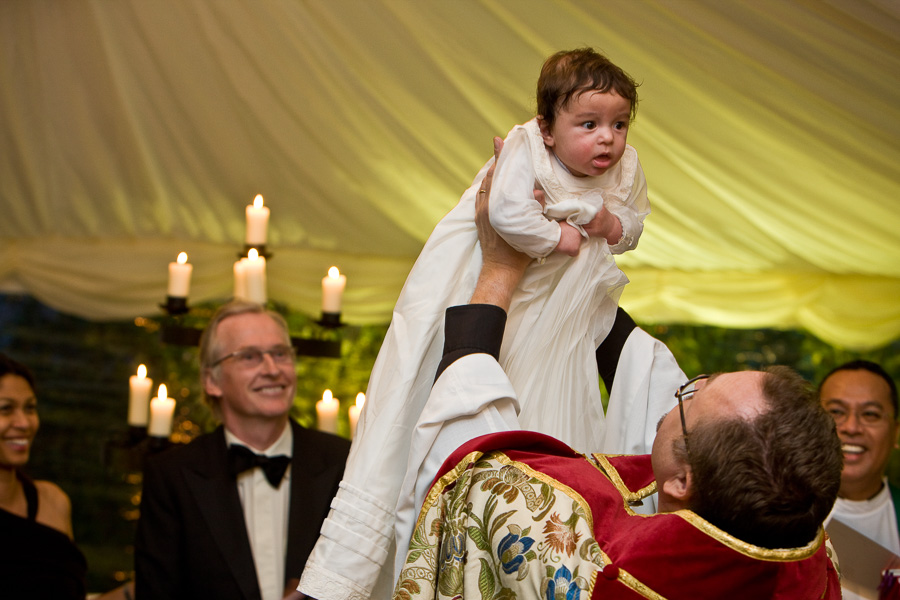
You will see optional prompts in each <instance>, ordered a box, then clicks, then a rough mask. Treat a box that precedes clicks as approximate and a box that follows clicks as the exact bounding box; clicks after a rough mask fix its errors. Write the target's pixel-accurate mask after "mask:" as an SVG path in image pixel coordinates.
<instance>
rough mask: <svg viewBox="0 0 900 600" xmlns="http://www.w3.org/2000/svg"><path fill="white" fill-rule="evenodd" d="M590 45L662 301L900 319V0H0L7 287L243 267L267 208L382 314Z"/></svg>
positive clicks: (292, 295) (115, 295)
mask: <svg viewBox="0 0 900 600" xmlns="http://www.w3.org/2000/svg"><path fill="white" fill-rule="evenodd" d="M584 45H589V46H593V47H595V48H598V49H600V50H602V51H604V52H605V53H606V54H608V55H609V56H610V57H611V58H612V59H613V61H614V62H616V63H617V64H619V65H621V66H622V67H623V68H624V69H625V70H626V71H628V72H629V73H630V74H632V76H634V77H635V79H637V80H638V81H639V82H641V84H642V85H641V87H640V88H639V92H640V96H641V102H640V108H639V110H638V113H637V120H636V123H635V125H634V127H633V128H632V130H631V132H630V134H629V142H630V143H631V144H632V145H634V146H635V147H636V148H637V150H638V153H639V155H640V157H641V161H642V164H643V167H644V170H645V172H646V175H647V179H648V183H649V190H650V200H651V204H652V206H653V213H652V214H651V215H650V216H649V217H648V219H647V221H646V224H645V231H644V235H643V237H642V239H641V241H640V244H639V246H638V248H637V249H636V250H635V251H633V252H630V253H628V254H627V255H624V256H621V257H620V258H619V264H620V265H621V266H622V267H623V270H624V271H625V272H626V273H627V274H628V276H629V278H630V279H631V283H630V284H629V285H628V286H627V287H626V289H625V292H624V294H623V297H622V304H623V306H625V308H626V309H628V310H629V311H630V312H631V313H632V314H633V315H634V316H635V317H636V318H637V319H638V320H642V321H644V322H667V323H675V322H679V323H705V324H714V325H722V326H729V327H802V328H806V329H808V330H810V331H812V332H813V333H815V334H816V335H818V336H820V337H821V338H823V339H825V340H827V341H830V342H833V343H835V344H838V345H842V346H846V347H850V348H857V349H862V348H869V347H874V346H878V345H881V344H884V343H887V342H889V341H891V340H893V339H896V338H897V337H900V301H898V298H900V236H898V233H897V232H898V231H900V3H898V2H896V0H797V1H790V2H789V1H779V0H753V1H752V2H751V1H748V2H721V1H719V0H667V1H652V0H454V1H451V2H446V1H445V2H436V1H429V0H426V1H423V0H366V1H362V0H360V1H357V0H327V1H325V0H322V1H313V0H220V1H214V0H65V1H63V0H58V1H54V0H5V1H4V2H0V46H2V55H0V61H2V62H0V144H2V146H0V203H2V218H0V237H2V239H0V289H3V290H6V291H21V290H24V291H27V292H28V293H30V294H32V295H34V296H35V297H37V298H38V299H40V300H41V301H42V302H44V303H46V304H48V305H51V306H53V307H55V308H58V309H60V310H62V311H65V312H68V313H72V314H76V315H80V316H84V317H87V318H90V319H114V318H115V319H118V318H128V317H133V316H137V315H154V314H159V308H158V304H159V303H160V302H161V301H163V299H164V297H165V290H166V280H167V264H168V263H169V262H170V261H172V260H174V259H175V256H176V255H177V254H178V252H180V251H186V252H187V253H188V255H189V259H190V262H191V263H192V264H193V265H194V271H193V280H192V286H191V296H190V301H191V302H192V303H193V302H199V301H204V300H221V299H225V298H227V297H228V296H230V295H231V292H232V264H233V262H234V260H235V259H236V256H237V252H238V251H240V249H241V247H242V245H243V235H244V207H245V205H247V204H249V203H250V202H251V201H252V200H253V197H254V196H255V195H256V194H263V196H264V197H265V202H266V205H267V206H269V207H270V209H271V221H270V226H269V248H270V250H271V252H272V253H273V256H272V257H271V258H270V260H269V263H268V279H269V284H268V289H269V297H270V299H272V300H276V301H279V302H284V303H287V304H289V305H291V306H292V307H294V308H296V309H300V310H303V311H307V312H309V313H310V314H317V313H318V312H319V306H320V298H321V287H320V280H321V278H322V276H323V275H324V274H325V272H326V271H327V269H328V267H329V266H331V265H337V266H339V267H340V269H341V271H342V272H343V273H345V274H346V275H347V277H348V284H347V290H346V294H345V297H344V319H345V320H346V321H348V322H350V323H372V322H386V321H388V320H389V319H390V316H391V308H392V306H393V303H394V301H395V300H396V298H397V295H398V294H399V292H400V289H401V287H402V285H403V281H404V279H405V276H406V274H407V272H408V271H409V269H410V267H411V266H412V264H413V262H414V261H415V258H416V256H417V254H418V252H419V250H420V248H421V247H422V244H423V243H424V241H425V239H426V238H427V236H428V235H429V233H430V231H431V229H432V227H433V226H434V224H435V223H436V222H437V221H438V220H439V219H440V218H441V216H442V215H443V214H444V213H446V212H447V211H448V210H449V209H450V208H451V207H452V206H453V205H454V204H455V203H456V202H457V200H458V198H459V196H460V194H461V193H462V191H463V190H464V189H465V188H466V187H467V186H468V185H469V184H470V182H471V180H472V178H473V176H474V174H475V173H476V172H477V170H478V168H479V167H480V166H481V165H482V164H483V163H484V161H485V160H486V159H487V158H488V157H489V156H490V149H491V137H492V136H494V135H500V136H504V135H505V134H506V132H507V131H508V130H509V129H510V128H511V127H512V126H513V125H514V124H516V123H519V122H523V121H526V120H527V119H529V118H530V117H531V116H532V115H533V111H534V99H533V97H534V85H535V81H536V79H537V75H538V71H539V69H540V65H541V64H542V62H543V60H544V58H545V57H547V56H548V55H550V54H552V53H553V52H555V51H557V50H560V49H569V48H573V47H578V46H584Z"/></svg>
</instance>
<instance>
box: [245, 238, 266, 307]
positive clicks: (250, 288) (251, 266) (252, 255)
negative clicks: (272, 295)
mask: <svg viewBox="0 0 900 600" xmlns="http://www.w3.org/2000/svg"><path fill="white" fill-rule="evenodd" d="M243 269H244V279H245V285H246V292H247V294H246V296H245V299H247V300H249V301H251V302H257V303H259V304H265V303H266V258H265V257H264V256H260V255H259V253H258V252H257V251H256V248H250V251H249V252H248V253H247V261H246V262H245V263H244V267H243Z"/></svg>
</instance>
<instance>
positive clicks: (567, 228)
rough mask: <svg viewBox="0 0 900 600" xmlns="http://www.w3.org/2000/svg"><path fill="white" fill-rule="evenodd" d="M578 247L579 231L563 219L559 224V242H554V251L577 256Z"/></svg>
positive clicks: (579, 244) (579, 243) (579, 241)
mask: <svg viewBox="0 0 900 600" xmlns="http://www.w3.org/2000/svg"><path fill="white" fill-rule="evenodd" d="M592 222H593V221H592ZM580 249H581V233H579V232H578V230H577V229H575V228H574V227H572V226H571V225H569V224H568V223H566V222H565V221H561V222H560V224H559V243H558V244H556V249H555V251H556V252H561V253H563V254H568V255H569V256H578V251H579V250H580Z"/></svg>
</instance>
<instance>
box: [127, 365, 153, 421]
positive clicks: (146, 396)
mask: <svg viewBox="0 0 900 600" xmlns="http://www.w3.org/2000/svg"><path fill="white" fill-rule="evenodd" d="M128 387H129V389H130V394H129V397H128V424H129V425H131V426H133V427H146V426H147V419H148V418H149V412H148V411H149V405H150V388H151V387H153V380H152V379H150V378H149V377H147V367H145V366H144V365H141V366H139V367H138V368H137V375H132V376H131V377H129V378H128Z"/></svg>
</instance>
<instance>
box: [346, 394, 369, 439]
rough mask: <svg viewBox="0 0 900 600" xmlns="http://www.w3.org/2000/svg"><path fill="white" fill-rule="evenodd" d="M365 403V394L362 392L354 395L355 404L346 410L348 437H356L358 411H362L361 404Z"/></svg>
mask: <svg viewBox="0 0 900 600" xmlns="http://www.w3.org/2000/svg"><path fill="white" fill-rule="evenodd" d="M365 403H366V395H365V394H363V393H362V392H360V393H358V394H357V395H356V404H354V405H353V406H351V407H350V410H349V411H347V417H349V419H350V439H353V438H355V437H356V424H357V423H359V413H360V412H361V411H362V407H363V405H364V404H365Z"/></svg>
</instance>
